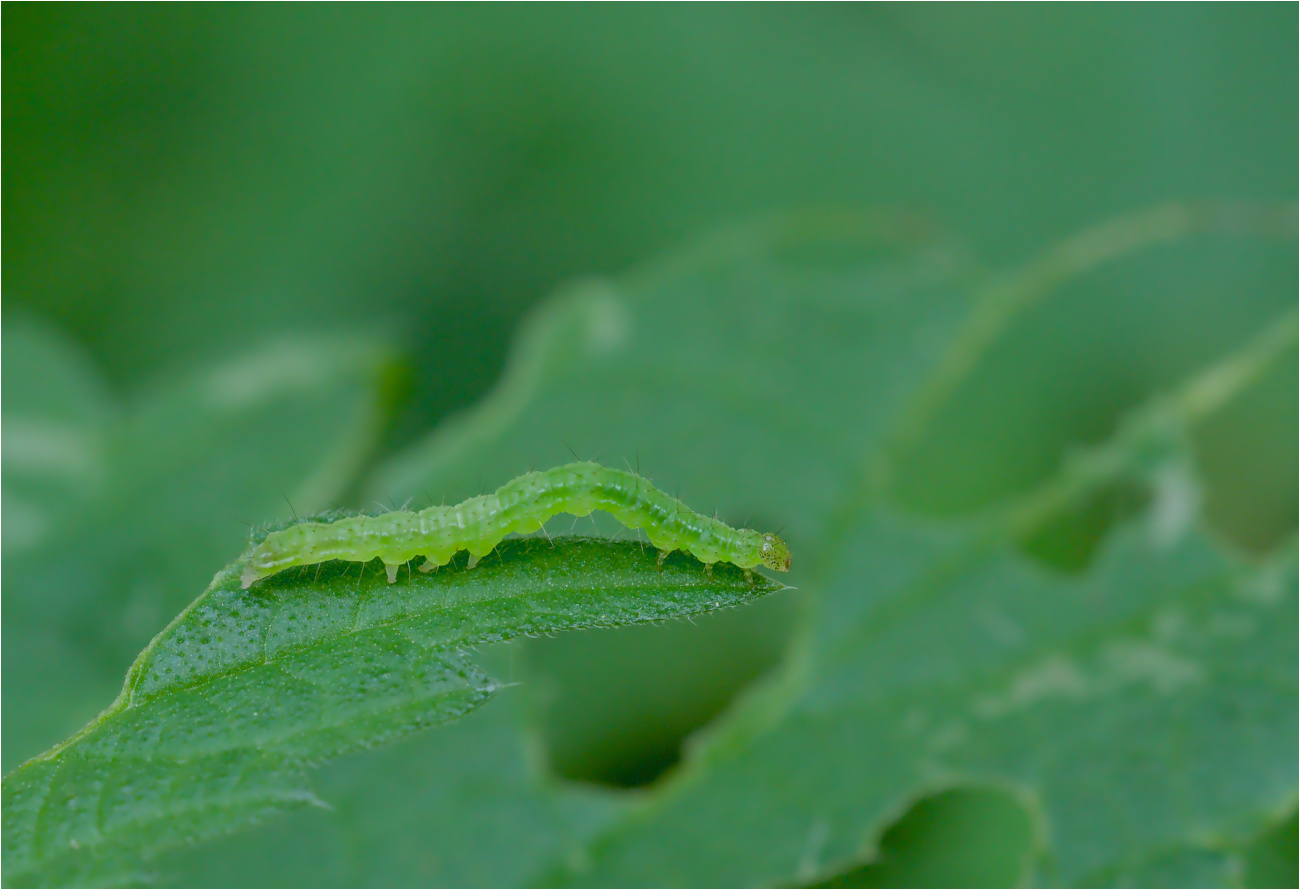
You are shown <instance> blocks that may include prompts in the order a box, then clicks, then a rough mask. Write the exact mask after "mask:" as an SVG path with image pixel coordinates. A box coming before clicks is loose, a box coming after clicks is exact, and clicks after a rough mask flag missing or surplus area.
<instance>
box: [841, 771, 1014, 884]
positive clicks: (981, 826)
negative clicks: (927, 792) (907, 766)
mask: <svg viewBox="0 0 1300 890" xmlns="http://www.w3.org/2000/svg"><path fill="white" fill-rule="evenodd" d="M1034 846H1035V843H1034V825H1033V819H1032V818H1031V816H1030V814H1029V813H1028V812H1027V811H1026V810H1025V808H1024V807H1023V806H1022V805H1021V804H1020V803H1019V802H1018V801H1017V800H1016V799H1015V798H1014V797H1012V796H1011V795H1010V794H1008V793H1007V792H1005V791H997V790H993V789H989V788H953V789H951V790H948V791H942V792H940V793H938V794H934V795H931V796H929V797H925V798H922V799H921V800H920V801H918V802H917V803H916V804H914V805H913V806H912V808H911V809H910V810H908V811H907V813H906V814H904V816H903V818H901V819H899V820H898V821H897V822H895V823H894V824H893V825H892V826H891V827H890V828H889V829H888V830H887V831H886V832H885V833H884V835H883V836H882V837H881V839H880V853H879V855H878V856H877V857H876V859H875V861H873V862H869V863H867V864H865V865H860V866H857V867H856V868H851V869H849V870H848V871H843V872H840V873H839V874H837V875H833V876H831V877H829V878H827V879H826V880H824V881H822V882H821V883H818V884H816V885H815V886H817V887H1014V886H1018V885H1019V884H1021V883H1023V881H1024V875H1025V871H1026V868H1027V866H1028V863H1029V859H1030V856H1031V855H1032V853H1033V848H1034Z"/></svg>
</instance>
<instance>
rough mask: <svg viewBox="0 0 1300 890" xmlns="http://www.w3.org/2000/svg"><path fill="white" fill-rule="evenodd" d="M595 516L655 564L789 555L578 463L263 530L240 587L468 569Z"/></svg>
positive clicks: (765, 539)
mask: <svg viewBox="0 0 1300 890" xmlns="http://www.w3.org/2000/svg"><path fill="white" fill-rule="evenodd" d="M592 510H604V511H605V512H606V513H609V514H610V515H611V516H613V517H614V518H615V519H617V520H618V521H619V522H621V523H623V525H625V526H627V527H628V528H643V529H645V531H646V535H647V536H648V537H649V538H650V543H651V544H653V545H654V546H655V547H657V548H658V549H659V563H660V564H661V565H662V564H663V561H664V558H665V557H666V556H668V554H669V553H671V552H672V551H674V550H685V551H686V552H688V553H690V554H692V555H694V556H695V557H696V558H697V559H699V560H700V561H701V562H703V563H704V565H705V569H706V571H708V572H709V573H710V574H712V572H713V564H714V563H715V562H730V563H735V564H736V565H737V566H740V567H741V568H742V569H744V570H745V572H746V574H748V573H749V570H750V569H752V568H753V567H754V566H758V565H763V566H766V567H767V568H769V569H775V570H776V571H778V572H788V571H789V570H790V558H791V557H790V548H789V547H787V546H786V543H785V541H782V540H781V539H780V538H778V537H777V536H776V535H773V534H764V533H761V532H756V531H751V530H750V529H734V528H732V527H731V526H729V525H727V524H726V523H724V522H720V521H719V520H717V519H712V518H710V517H708V516H702V515H700V514H699V513H696V512H695V511H694V510H692V509H691V508H689V507H687V506H686V505H685V504H683V503H682V502H681V501H679V500H677V499H676V498H674V497H670V496H668V495H666V494H664V493H663V492H662V491H660V490H659V489H657V488H655V487H654V486H653V485H652V484H650V482H649V481H648V480H646V479H643V478H642V477H641V476H638V475H637V474H636V473H630V472H627V471H624V470H612V469H610V468H609V467H602V466H600V465H599V464H594V463H590V462H588V461H583V462H580V463H573V464H566V465H564V466H562V467H555V468H554V469H550V470H545V471H543V472H537V473H525V474H524V475H522V476H520V477H519V478H518V479H514V480H512V481H510V482H507V483H506V484H505V485H503V486H501V487H500V488H498V489H497V490H496V491H495V492H494V493H493V494H485V495H480V496H479V497H476V498H470V499H469V500H467V501H464V502H462V503H460V504H457V505H456V506H454V507H429V508H428V509H426V510H421V511H419V512H418V513H412V512H409V511H405V510H398V511H395V512H392V513H385V514H383V515H381V516H350V517H348V518H346V519H340V520H338V521H336V522H302V523H299V524H297V525H293V526H290V527H289V528H286V529H284V530H283V531H278V532H272V533H271V534H269V535H267V536H266V540H264V541H262V543H260V544H258V545H257V546H256V547H254V548H253V550H252V552H251V553H250V554H249V555H248V559H247V561H246V563H245V566H244V572H243V575H242V576H241V577H240V582H241V583H242V585H243V587H244V588H245V589H247V588H248V587H249V586H251V585H252V583H253V582H254V581H257V580H259V579H261V578H266V577H268V576H270V575H274V574H275V573H276V572H281V571H284V570H285V569H288V568H293V567H294V566H304V565H313V564H315V563H319V562H325V561H327V560H331V559H345V560H351V561H354V562H369V561H370V560H372V559H374V558H376V557H378V558H380V559H382V560H383V561H384V568H385V569H387V570H388V583H389V584H392V583H394V582H395V581H396V580H397V570H398V569H399V568H401V566H402V565H403V564H405V563H407V562H409V561H410V560H412V559H414V558H415V557H417V556H423V557H424V560H425V561H424V564H423V565H421V566H420V571H422V572H431V571H433V570H434V569H436V568H438V566H442V565H446V564H447V563H448V562H450V561H451V558H452V557H453V556H454V555H455V554H456V553H457V552H458V551H460V550H468V551H469V565H470V568H473V567H474V565H475V564H476V563H477V562H478V561H479V560H480V559H482V558H483V557H484V556H487V555H488V554H489V553H491V552H492V549H493V548H494V547H496V545H497V544H498V543H500V542H501V539H502V538H504V537H505V536H506V535H508V534H510V533H511V532H520V533H525V534H526V533H528V532H535V531H537V530H538V529H540V528H541V527H542V523H544V522H545V521H546V520H548V519H550V518H551V517H552V516H555V515H556V514H558V513H572V514H573V515H574V516H586V515H587V514H589V513H590V512H591V511H592Z"/></svg>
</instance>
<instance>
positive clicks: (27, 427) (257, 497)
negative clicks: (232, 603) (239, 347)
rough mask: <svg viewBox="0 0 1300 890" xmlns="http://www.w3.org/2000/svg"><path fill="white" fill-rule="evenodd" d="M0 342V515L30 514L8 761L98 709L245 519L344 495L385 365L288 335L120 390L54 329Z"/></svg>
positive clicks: (10, 560) (13, 660)
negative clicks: (2, 444)
mask: <svg viewBox="0 0 1300 890" xmlns="http://www.w3.org/2000/svg"><path fill="white" fill-rule="evenodd" d="M4 337H5V350H4V354H5V362H6V365H5V371H6V394H7V395H9V396H10V398H7V399H6V400H5V404H4V421H5V425H6V428H8V429H9V430H10V431H11V432H12V437H11V438H12V441H11V442H10V443H9V444H8V445H6V448H5V474H4V492H5V498H6V505H7V506H6V511H8V505H12V504H14V503H15V501H18V505H19V506H20V507H22V508H23V509H16V510H15V511H14V512H12V513H9V512H6V519H7V521H6V523H5V525H6V529H7V531H6V534H7V535H10V536H11V545H13V544H14V542H13V541H12V536H13V535H14V534H18V535H20V536H21V537H22V538H23V540H22V541H21V542H18V544H17V545H15V546H10V547H8V548H7V550H6V553H5V568H4V580H5V587H6V591H5V597H4V603H3V607H4V623H3V632H4V684H5V685H4V691H5V697H6V700H7V701H8V702H9V704H10V709H8V710H6V718H7V719H6V724H5V747H4V757H5V764H6V768H12V767H13V766H16V765H17V764H18V763H19V762H21V760H22V759H25V758H26V757H30V756H32V755H34V754H36V753H38V752H39V751H41V750H42V749H44V748H47V747H49V746H50V745H52V744H54V743H55V742H57V741H58V740H59V739H61V738H65V737H66V736H67V735H69V734H70V733H71V732H73V731H75V730H76V728H77V727H78V726H80V725H82V724H84V723H85V722H86V721H87V720H89V719H90V718H91V717H93V716H94V715H95V714H96V713H97V712H98V711H99V710H100V709H102V707H103V704H104V702H105V701H107V700H109V699H110V698H111V697H112V696H113V694H114V693H115V692H116V690H117V689H118V688H120V686H121V678H122V675H123V673H125V671H126V669H127V667H128V666H129V665H130V664H131V661H132V660H133V659H134V658H135V657H136V655H138V654H139V652H140V649H141V648H142V647H143V646H144V645H145V644H146V643H147V642H148V641H149V639H150V637H152V636H153V635H154V634H155V633H157V632H158V629H159V628H160V627H162V626H163V625H165V624H166V622H167V621H168V620H170V619H171V618H172V617H173V616H175V614H176V613H177V612H178V611H180V610H181V609H182V608H184V606H185V605H186V604H187V603H188V602H190V601H191V600H192V599H193V598H194V593H195V591H196V590H201V589H202V588H203V587H204V586H206V584H207V582H208V580H209V579H210V578H211V577H212V573H213V572H214V571H215V570H216V569H217V568H218V567H220V566H221V565H223V564H224V563H225V562H227V561H228V560H229V559H230V557H231V555H232V554H233V553H237V552H239V549H240V548H241V547H242V545H243V540H244V538H245V535H246V533H247V530H246V528H245V527H244V526H243V525H242V522H243V521H245V520H261V519H263V518H265V517H267V516H274V515H279V514H281V513H287V512H288V510H289V506H288V505H287V504H286V503H285V499H286V498H288V499H289V500H290V501H291V502H292V503H293V504H295V505H296V507H297V508H298V509H300V510H303V511H305V512H312V511H316V510H319V509H322V508H324V507H327V506H330V505H331V503H332V501H333V500H334V499H335V498H337V497H339V496H340V494H341V493H342V491H343V489H344V488H345V486H347V485H348V484H349V482H350V481H351V480H352V477H353V476H354V475H355V474H356V472H357V469H358V467H359V466H360V465H361V463H362V461H363V460H365V458H366V457H367V456H368V454H369V453H370V451H371V449H372V448H373V445H374V441H375V438H376V435H377V433H378V431H379V429H380V427H381V424H382V422H383V419H384V416H385V414H386V410H387V406H386V401H387V397H388V396H387V388H388V385H389V383H388V382H389V380H390V379H391V378H392V376H393V373H394V365H393V363H392V361H391V359H390V358H389V357H388V355H387V354H386V353H385V351H384V350H382V349H380V348H379V347H377V346H375V345H374V344H371V343H367V342H364V341H358V340H355V339H352V338H337V337H313V338H288V339H285V340H282V341H280V342H279V343H277V344H274V345H271V346H268V347H265V348H261V349H257V350H254V351H252V352H249V353H245V354H243V355H239V356H236V357H234V358H231V359H227V360H226V361H223V362H220V363H218V364H216V365H214V366H212V367H209V368H204V369H201V370H198V371H195V372H193V373H189V374H186V375H183V376H181V377H179V378H178V379H175V380H173V381H170V382H169V383H167V384H166V385H163V386H157V387H154V388H152V389H150V390H148V391H143V392H138V393H134V394H131V395H130V396H129V397H126V398H124V399H114V398H112V397H111V396H110V395H109V393H108V392H107V388H106V387H105V386H104V384H103V383H102V382H101V381H100V380H99V379H98V377H97V375H96V374H95V372H94V369H93V368H91V367H90V363H89V361H88V360H87V359H86V358H85V357H84V356H83V355H82V354H81V353H80V351H79V350H77V349H76V348H75V347H73V346H72V345H71V344H67V343H64V342H62V341H61V340H60V339H59V338H58V336H57V334H55V333H53V332H50V331H48V330H45V329H42V328H37V327H35V326H32V325H27V324H23V325H13V326H9V325H7V326H6V327H5V332H4ZM52 344H57V346H55V345H52ZM56 394H57V395H56ZM11 446H12V447H11Z"/></svg>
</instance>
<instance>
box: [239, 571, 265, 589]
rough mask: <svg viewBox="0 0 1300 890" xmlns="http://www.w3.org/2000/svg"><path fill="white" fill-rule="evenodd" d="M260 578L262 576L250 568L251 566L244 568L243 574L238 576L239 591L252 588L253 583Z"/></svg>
mask: <svg viewBox="0 0 1300 890" xmlns="http://www.w3.org/2000/svg"><path fill="white" fill-rule="evenodd" d="M261 577H262V576H261V575H260V574H258V571H257V569H255V568H252V567H251V566H250V567H248V568H245V569H244V573H243V574H242V575H240V576H239V586H240V589H242V590H247V589H248V588H250V587H252V586H253V582H254V581H256V580H258V579H259V578H261Z"/></svg>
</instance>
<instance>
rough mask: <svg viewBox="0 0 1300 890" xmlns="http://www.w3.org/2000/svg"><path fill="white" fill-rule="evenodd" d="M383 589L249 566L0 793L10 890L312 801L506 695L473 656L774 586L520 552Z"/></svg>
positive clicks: (562, 550) (645, 564) (361, 579)
mask: <svg viewBox="0 0 1300 890" xmlns="http://www.w3.org/2000/svg"><path fill="white" fill-rule="evenodd" d="M498 554H499V559H498V558H492V559H489V560H486V561H485V562H484V563H483V564H481V565H480V566H479V567H477V568H475V569H474V570H468V569H466V568H465V563H464V559H463V557H462V558H461V560H460V561H459V562H458V563H454V564H453V565H452V566H449V567H447V568H446V569H444V570H442V571H440V572H438V573H436V574H434V575H429V576H425V575H418V574H416V575H414V576H413V577H404V578H403V579H401V580H400V581H399V582H398V583H397V584H395V585H392V586H389V585H388V584H387V583H385V582H384V580H383V577H382V574H381V573H378V572H374V571H371V572H370V573H369V574H368V576H363V575H361V573H360V572H359V571H358V567H359V566H360V564H347V563H332V564H328V565H327V566H326V567H325V568H324V569H322V570H321V571H320V572H319V573H316V572H315V571H308V570H301V571H298V572H286V573H282V574H281V575H279V576H276V577H275V578H274V579H271V580H269V581H267V582H264V583H263V584H259V585H258V586H257V588H255V589H250V590H241V589H240V588H239V581H238V579H239V572H240V570H241V568H242V565H241V564H240V563H235V564H233V565H232V566H230V567H228V568H227V569H224V570H223V571H221V572H219V573H218V574H217V576H216V578H214V579H213V583H212V586H211V587H210V588H209V589H208V591H207V592H206V593H205V594H204V595H203V596H202V597H200V598H199V599H198V600H196V601H195V602H194V603H193V604H191V606H190V607H189V608H188V609H186V611H185V612H183V613H182V614H181V615H180V616H178V618H177V619H176V620H175V621H174V622H172V624H171V625H170V626H169V627H168V628H167V629H166V630H165V631H163V632H162V633H161V634H160V635H159V636H158V637H157V638H155V639H154V641H153V642H152V643H151V644H150V645H149V647H148V648H147V649H146V650H145V651H144V652H143V653H142V654H141V656H140V658H139V659H138V660H137V661H136V664H135V665H134V666H133V667H132V669H131V673H130V675H129V677H128V679H127V683H126V686H125V688H124V690H123V692H122V695H121V697H120V698H119V699H118V701H117V702H116V703H115V704H114V705H113V706H112V707H110V708H109V709H108V711H106V712H105V713H104V714H103V715H101V716H100V717H99V718H97V719H96V720H95V721H94V722H93V723H92V724H90V725H89V726H88V727H87V728H86V729H85V730H83V731H82V732H81V733H79V734H78V735H77V736H75V737H74V738H72V739H71V740H69V741H68V742H66V743H64V744H63V745H61V746H59V747H58V748H55V749H54V750H52V751H50V752H47V753H46V754H44V755H41V757H39V758H36V759H34V760H32V761H29V762H28V763H26V764H24V765H23V766H22V767H20V768H19V769H18V770H17V771H15V772H14V773H12V774H10V775H9V776H8V777H6V779H5V783H4V795H5V797H4V820H5V821H4V827H5V830H4V838H5V840H4V843H5V875H6V880H7V881H8V882H10V883H29V882H35V883H79V882H83V881H95V880H122V879H123V878H124V877H129V876H130V875H132V874H133V873H134V872H133V870H134V869H137V868H138V867H139V862H140V860H141V859H142V857H146V856H148V855H150V854H153V853H155V852H157V851H158V850H161V849H164V848H166V847H168V846H171V845H174V844H176V843H179V842H182V841H192V840H196V839H199V838H202V837H206V836H210V835H212V834H216V833H220V832H222V831H226V830H229V829H230V828H232V827H235V826H238V825H240V824H244V823H247V822H249V821H252V820H258V819H263V818H265V817H267V816H269V815H271V814H272V813H275V812H278V811H281V810H284V809H287V808H291V807H293V806H300V805H303V804H307V803H310V802H311V801H312V800H313V795H312V793H311V791H310V789H309V786H308V785H307V782H306V777H305V774H304V772H305V769H306V767H307V766H309V765H311V764H314V763H318V762H320V761H322V760H324V759H326V758H329V757H333V756H337V755H339V754H342V753H345V752H348V751H351V750H355V749H358V748H361V747H367V746H371V745H375V744H379V743H381V742H384V741H388V740H390V739H394V738H397V737H400V736H403V735H406V734H409V733H411V732H414V731H415V730H418V729H421V728H424V727H427V726H431V725H434V724H437V723H443V722H446V721H448V720H451V719H453V718H455V717H457V716H460V715H461V714H464V713H465V712H467V711H469V710H471V709H473V708H475V707H478V706H479V705H481V704H482V703H483V702H485V701H486V700H487V699H488V697H489V696H491V695H492V694H493V693H494V692H495V691H496V689H497V688H498V686H499V684H498V683H496V682H494V681H492V680H490V679H489V678H488V677H487V676H486V675H484V674H483V673H482V672H481V671H480V670H479V669H478V668H476V667H474V666H473V665H471V664H470V663H468V662H467V661H466V659H465V657H464V656H463V655H462V654H461V652H462V650H464V649H466V648H468V647H472V646H474V645H477V644H479V643H484V642H490V641H496V640H503V639H508V638H510V637H513V636H517V635H520V634H538V633H549V632H553V631H557V630H565V629H571V628H574V627H587V626H602V625H603V626H609V625H617V624H625V623H632V622H638V621H658V620H664V619H668V618H674V617H680V616H684V615H689V614H693V613H696V612H703V611H708V610H711V609H717V608H724V607H728V606H734V605H737V604H740V603H743V602H746V601H748V600H750V599H752V598H754V597H755V596H759V595H762V594H764V593H769V592H771V591H773V590H777V589H780V585H778V584H776V583H774V582H771V581H768V580H766V579H763V578H756V579H755V581H754V583H752V584H751V583H749V582H748V581H746V579H745V577H744V575H743V574H742V573H741V572H740V570H738V569H735V568H734V567H720V568H719V569H718V570H717V571H715V573H714V576H713V578H711V579H710V578H706V577H705V576H704V574H703V572H701V571H700V568H699V565H698V564H697V563H695V562H694V561H692V560H689V559H687V558H685V557H678V558H673V559H670V560H669V561H668V562H667V563H666V564H665V566H664V567H663V568H662V569H659V567H658V566H657V565H656V560H655V558H654V555H653V553H652V552H646V551H645V550H644V549H643V548H642V547H640V546H639V545H637V544H634V543H631V542H622V543H618V542H609V541H600V540H598V541H591V540H586V539H557V540H556V541H554V542H551V541H547V540H546V539H526V540H518V541H511V542H507V543H505V544H503V545H502V546H501V547H500V548H499V550H498Z"/></svg>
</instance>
